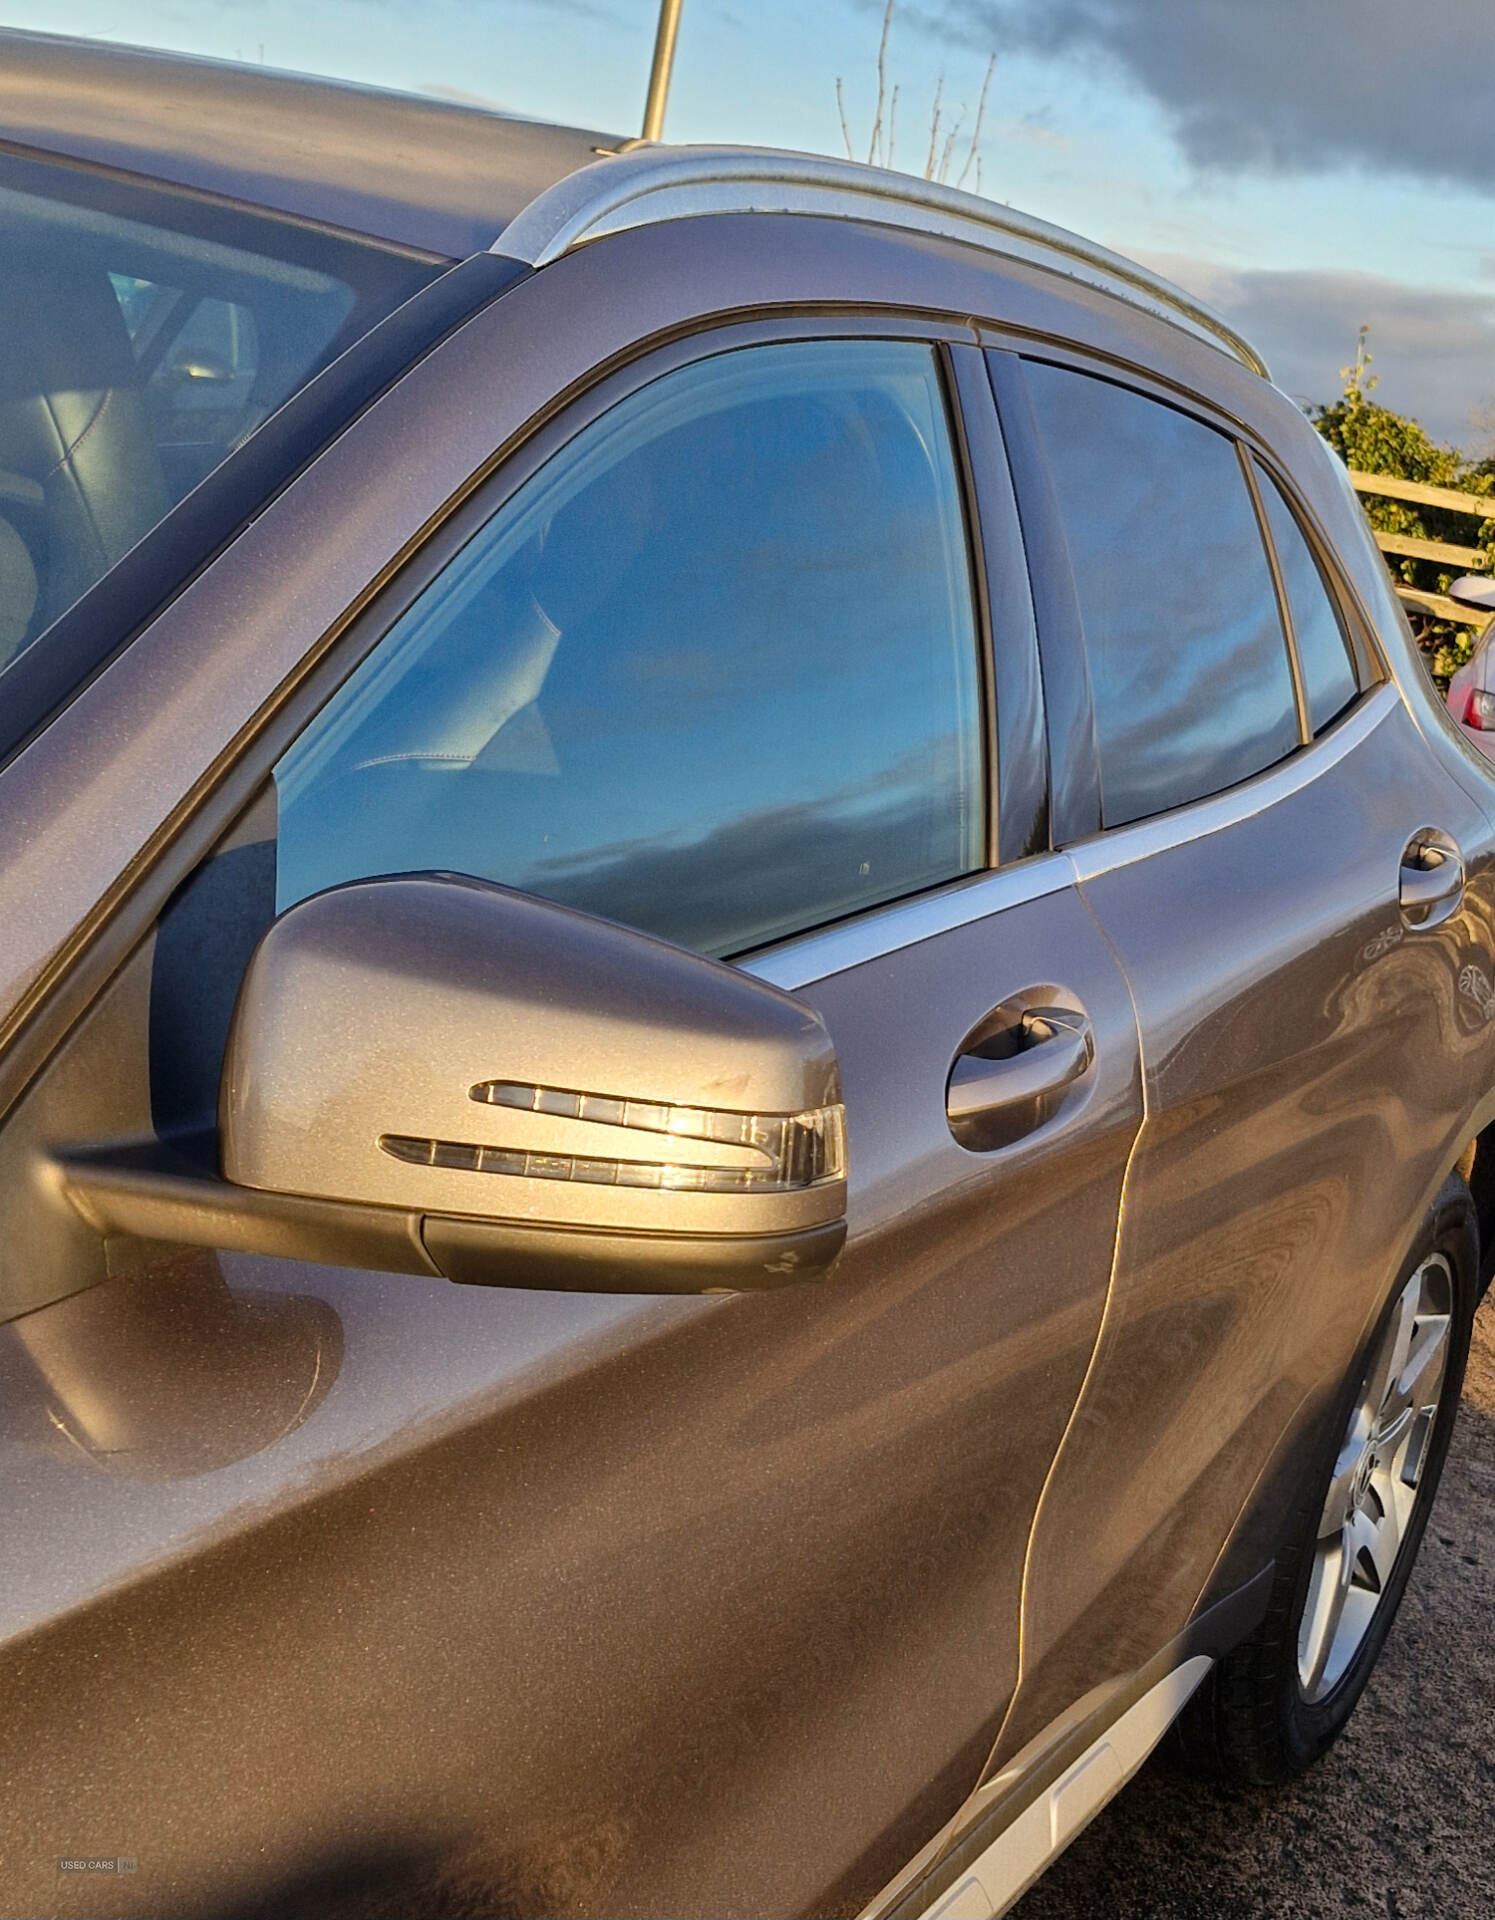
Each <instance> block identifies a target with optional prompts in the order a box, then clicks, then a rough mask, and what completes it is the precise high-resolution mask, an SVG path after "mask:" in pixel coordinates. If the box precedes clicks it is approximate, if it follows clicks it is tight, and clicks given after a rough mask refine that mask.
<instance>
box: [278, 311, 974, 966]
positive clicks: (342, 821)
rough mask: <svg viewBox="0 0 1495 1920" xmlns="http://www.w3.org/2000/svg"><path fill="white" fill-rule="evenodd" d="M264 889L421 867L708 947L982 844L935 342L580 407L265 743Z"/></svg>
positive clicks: (905, 885) (846, 902) (877, 348)
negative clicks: (272, 766)
mask: <svg viewBox="0 0 1495 1920" xmlns="http://www.w3.org/2000/svg"><path fill="white" fill-rule="evenodd" d="M276 780H277V784H278V789H279V800H280V846H279V865H278V885H277V892H278V902H279V906H280V908H281V909H284V908H285V907H286V906H287V905H289V904H290V903H291V902H292V901H294V900H297V899H300V898H302V897H304V896H305V895H307V894H310V893H314V892H317V891H319V890H320V889H321V888H323V887H327V886H331V885H333V884H334V883H336V882H338V881H343V880H348V879H353V878H359V877H365V876H369V875H373V874H380V873H393V872H409V871H419V870H422V869H432V868H444V869H449V870H453V871H457V872H462V873H468V874H476V875H479V876H482V877H485V878H488V879H493V880H499V881H503V882H506V883H508V884H510V885H512V886H516V887H522V888H525V889H527V890H529V891H531V892H534V893H539V894H543V895H546V896H548V897H549V898H552V899H555V900H560V901H564V902H567V903H570V904H572V905H575V906H578V907H582V908H584V909H587V910H589V911H591V912H595V913H601V914H605V915H608V916H609V917H611V918H614V919H618V920H622V921H626V922H628V923H630V924H632V925H634V926H638V927H643V928H645V929H647V930H649V931H651V932H654V933H658V934H661V935H663V936H665V937H666V938H669V939H672V940H676V941H680V942H682V943H684V944H686V945H690V946H695V947H698V948H701V949H703V950H705V951H707V952H710V953H730V952H739V951H742V950H744V949H746V948H749V947H752V946H756V945H759V944H761V943H763V942H765V941H768V940H772V939H774V938H776V937H779V936H782V935H784V934H787V933H789V932H792V931H795V930H798V929H801V928H804V927H808V926H811V925H814V924H816V923H818V922H822V921H826V920H830V919H833V918H836V917H838V916H840V915H843V914H848V913H852V912H854V911H856V910H857V909H858V908H861V907H867V906H870V905H872V904H873V903H875V902H877V901H882V900H888V899H891V898H893V897H894V896H896V895H899V894H904V893H908V892H911V891H913V890H915V889H918V888H922V887H927V886H930V885H932V884H934V883H936V882H939V881H943V880H948V879H950V878H952V877H954V876H956V875H958V874H961V873H964V872H967V871H969V870H970V869H971V868H973V867H976V866H977V865H979V864H980V863H981V860H982V857H983V851H984V845H983V839H984V836H983V825H982V822H983V817H984V804H983V791H982V789H983V782H982V771H981V753H980V719H979V703H978V694H977V680H976V643H975V637H974V630H973V620H972V612H971V595H970V574H969V560H968V554H967V546H966V540H965V533H964V526H963V522H962V515H961V508H960V502H959V496H958V491H957V486H956V480H955V468H954V462H953V460H952V457H951V448H950V439H949V432H948V428H947V424H946V418H945V412H944V401H943V396H942V392H941V385H940V379H939V373H938V368H937V365H936V361H935V357H934V354H933V352H932V351H931V350H930V349H928V348H926V347H923V346H919V345H916V344H911V343H882V342H875V341H864V342H829V341H827V342H816V343H806V344H794V345H783V346H765V347H758V348H749V349H745V350H742V351H739V352H736V353H730V354H723V355H720V356H718V357H717V358H714V359H710V360H706V361H703V362H701V363H699V364H696V365H693V366H690V367H687V368H684V369H682V370H681V371H679V372H677V373H674V374H671V375H668V376H666V377H665V378H663V379H661V380H659V381H657V382H656V383H655V384H653V385H651V386H649V387H647V388H645V389H643V390H642V391H640V392H639V393H636V394H634V395H633V396H631V397H630V398H629V399H627V400H625V401H623V402H622V403H620V404H619V405H618V406H617V407H615V408H613V409H612V410H611V411H610V412H609V413H607V414H606V415H604V416H603V417H602V418H601V419H600V420H598V421H597V422H595V423H594V424H593V425H592V426H590V427H589V428H587V429H586V430H585V431H584V432H582V433H581V434H580V435H579V436H578V437H577V439H575V440H574V441H572V442H571V443H570V444H569V446H567V447H566V448H565V449H564V451H563V452H561V453H560V454H558V455H557V456H556V457H555V458H554V459H553V460H551V461H550V462H549V464H548V465H547V466H546V467H544V468H543V469H542V470H541V471H540V473H538V474H537V475H536V476H535V477H534V478H533V479H532V480H530V481H529V482H528V483H526V485H525V486H524V487H523V488H521V489H520V491H519V492H518V493H517V494H516V495H515V496H514V497H513V498H512V499H511V500H510V501H509V502H508V503H507V504H506V505H505V506H504V507H503V508H502V509H501V510H500V511H499V512H498V514H496V515H495V517H494V518H493V519H492V520H490V521H489V522H488V524H487V525H486V526H485V527H484V529H483V530H482V532H481V533H479V534H478V535H477V536H476V537H475V538H474V539H473V540H472V541H471V542H470V543H469V544H468V546H467V547H466V548H465V549H464V550H463V552H462V553H461V554H460V555H459V556H458V558H457V559H456V560H455V561H454V562H453V563H452V564H451V565H450V566H449V567H448V568H447V569H446V571H445V572H444V573H443V574H442V575H441V576H440V577H439V578H438V579H437V580H436V581H435V582H434V583H433V584H432V585H431V586H430V587H429V588H428V589H427V590H426V591H425V593H424V594H423V595H422V597H421V598H420V599H419V600H418V601H417V602H416V604H415V605H414V606H413V607H412V608H411V609H410V610H409V612H407V613H406V614H405V615H404V616H403V617H402V618H401V620H400V621H399V622H398V624H397V625H396V626H395V627H394V628H393V629H392V630H391V632H390V633H389V634H388V635H387V636H386V637H385V639H384V640H383V641H382V642H381V644H380V645H379V646H378V647H377V648H376V649H375V650H374V652H373V653H372V654H371V655H370V657H369V658H368V659H367V660H366V661H365V662H364V663H363V665H362V666H361V667H360V668H359V670H358V671H357V672H356V673H355V674H354V675H353V676H352V678H351V679H350V680H349V681H348V682H347V684H346V685H345V686H344V687H343V688H342V689H341V690H340V692H339V693H338V695H337V696H336V697H335V698H334V700H333V701H332V702H331V704H330V705H329V706H328V707H327V708H326V709H324V711H323V713H322V714H321V715H320V716H319V718H318V719H317V720H316V722H315V723H314V724H313V725H312V727H311V729H310V730H309V731H308V733H307V734H306V735H305V736H304V737H303V739H302V740H301V741H300V742H299V743H298V745H297V746H296V747H295V748H293V749H292V751H291V752H290V753H289V754H288V755H287V756H286V757H285V759H284V760H283V761H282V762H281V764H280V766H279V767H278V768H277V770H276Z"/></svg>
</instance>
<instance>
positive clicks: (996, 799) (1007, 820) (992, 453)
mask: <svg viewBox="0 0 1495 1920" xmlns="http://www.w3.org/2000/svg"><path fill="white" fill-rule="evenodd" d="M945 353H946V356H947V359H948V364H949V369H950V382H951V388H952V395H953V399H954V414H955V422H954V425H955V443H956V457H957V459H958V461H959V463H960V467H961V472H962V479H963V481H964V484H965V489H966V495H967V499H966V517H967V520H968V522H969V526H970V534H971V539H972V545H973V555H974V563H975V565H974V571H975V592H976V601H975V604H976V614H977V628H978V633H979V637H980V642H981V654H982V662H981V664H982V670H983V678H984V680H985V681H986V683H987V687H988V694H987V709H988V711H987V727H988V734H989V738H988V746H987V780H988V782H989V784H990V788H991V801H990V806H991V810H992V811H991V840H990V846H989V849H988V856H987V864H988V866H991V867H1007V866H1011V865H1013V863H1014V862H1016V861H1018V860H1025V859H1027V858H1028V857H1029V856H1030V855H1031V854H1036V853H1046V852H1047V851H1048V848H1049V764H1048V743H1047V740H1046V738H1045V735H1044V708H1043V684H1042V679H1041V676H1040V672H1039V661H1038V626H1037V620H1036V617H1035V615H1034V610H1033V593H1032V588H1031V585H1030V583H1029V579H1028V562H1027V555H1026V553H1025V551H1024V547H1023V535H1022V527H1021V524H1020V522H1019V519H1018V510H1017V494H1016V491H1015V489H1014V487H1013V481H1012V472H1011V468H1010V465H1009V463H1008V458H1007V450H1006V448H1005V446H1004V445H1003V443H1002V430H1001V426H1000V423H999V422H998V419H997V409H996V401H995V399H994V398H993V395H992V388H991V380H990V378H989V376H988V374H987V371H986V364H985V357H984V355H983V353H982V351H981V349H980V348H979V347H977V346H975V345H960V346H947V347H946V348H945Z"/></svg>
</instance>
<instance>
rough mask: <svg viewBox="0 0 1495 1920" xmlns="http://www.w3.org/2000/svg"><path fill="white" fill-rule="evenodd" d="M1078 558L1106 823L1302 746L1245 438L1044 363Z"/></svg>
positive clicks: (1047, 417)
mask: <svg viewBox="0 0 1495 1920" xmlns="http://www.w3.org/2000/svg"><path fill="white" fill-rule="evenodd" d="M1028 381H1029V386H1030V390H1031V392H1032V396H1033V404H1034V408H1035V410H1036V412H1037V416H1038V422H1039V428H1040V431H1041V433H1042V435H1043V440H1044V446H1045V449H1046V451H1047V454H1048V459H1049V464H1050V466H1051V468H1052V471H1053V476H1054V483H1055V486H1056V489H1057V492H1058V497H1059V506H1060V511H1061V513H1062V515H1063V518H1064V523H1065V530H1066V533H1067V536H1068V540H1069V548H1070V554H1071V558H1072V560H1073V563H1074V572H1075V583H1076V587H1077V589H1078V593H1079V599H1080V615H1081V619H1082V621H1083V624H1084V630H1085V647H1086V653H1087V657H1088V660H1089V665H1090V679H1091V687H1092V691H1093V694H1094V699H1095V726H1096V738H1097V746H1098V749H1099V754H1100V777H1101V808H1102V816H1103V818H1104V821H1105V824H1106V825H1107V826H1119V825H1122V824H1123V823H1124V822H1126V821H1128V820H1137V819H1140V818H1142V816H1144V815H1146V814H1150V813H1161V812H1162V811H1163V810H1164V809H1165V808H1167V807H1176V806H1180V805H1182V804H1183V803H1184V802H1186V801H1189V800H1196V799H1199V798H1201V797H1202V796H1203V795H1205V794H1211V793H1218V792H1220V791H1221V789H1222V788H1225V787H1229V786H1232V785H1234V783H1235V782H1236V781H1238V780H1244V779H1247V778H1248V777H1249V776H1250V775H1251V774H1254V773H1259V772H1260V771H1261V770H1262V768H1263V767H1269V766H1271V765H1272V763H1273V762H1274V761H1276V760H1280V759H1281V758H1282V757H1283V756H1284V755H1285V754H1289V753H1291V752H1292V750H1293V748H1294V747H1295V746H1296V745H1297V744H1298V725H1297V714H1296V707H1295V703H1294V699H1293V686H1292V673H1291V669H1290V667H1289V665H1288V658H1287V649H1286V645H1285V642H1284V638H1283V633H1282V623H1281V618H1280V616H1279V614H1278V610H1277V597H1276V593H1275V591H1274V589H1273V585H1272V574H1271V568H1270V566H1269V564H1268V561H1267V555H1266V549H1265V547H1264V546H1263V544H1262V538H1261V531H1260V528H1259V526H1258V524H1257V519H1256V514H1255V510H1254V509H1253V507H1252V504H1251V497H1250V494H1249V492H1248V490H1247V487H1246V480H1245V476H1244V474H1243V473H1242V471H1241V467H1240V462H1239V459H1238V457H1237V454H1236V450H1235V446H1234V443H1233V442H1232V441H1230V440H1229V439H1227V438H1226V437H1225V436H1224V435H1223V434H1220V433H1216V432H1215V431H1214V430H1213V429H1212V428H1210V427H1206V426H1204V425H1202V424H1201V423H1200V422H1199V421H1197V420H1195V419H1193V418H1191V417H1190V416H1189V415H1188V414H1184V413H1180V412H1178V411H1177V410H1176V409H1175V408H1173V407H1167V406H1163V405H1161V404H1160V403H1158V402H1157V401H1154V400H1148V399H1145V398H1143V397H1142V396H1141V395H1140V394H1137V393H1133V392H1130V391H1129V390H1127V389H1126V388H1124V387H1118V386H1114V385H1112V384H1111V383H1110V382H1109V381H1105V380H1097V379H1092V378H1090V377H1089V376H1088V375H1085V374H1079V373H1070V372H1068V371H1066V370H1064V369H1062V368H1059V367H1050V366H1043V365H1038V364H1030V366H1029V367H1028Z"/></svg>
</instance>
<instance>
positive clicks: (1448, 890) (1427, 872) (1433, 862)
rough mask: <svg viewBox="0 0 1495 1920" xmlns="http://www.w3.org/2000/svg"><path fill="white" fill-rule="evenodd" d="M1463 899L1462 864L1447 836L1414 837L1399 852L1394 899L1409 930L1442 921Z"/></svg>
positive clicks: (1433, 833)
mask: <svg viewBox="0 0 1495 1920" xmlns="http://www.w3.org/2000/svg"><path fill="white" fill-rule="evenodd" d="M1463 897H1464V862H1463V860H1462V859H1461V858H1460V857H1459V850H1458V847H1457V846H1456V844H1455V843H1454V842H1453V841H1452V840H1450V839H1449V837H1448V835H1447V834H1443V833H1437V832H1436V831H1435V830H1434V829H1432V828H1425V829H1424V830H1423V832H1421V833H1418V834H1414V835H1413V837H1412V838H1411V839H1410V840H1409V841H1408V842H1407V845H1406V847H1405V848H1404V849H1403V851H1402V864H1401V871H1400V874H1399V876H1398V880H1397V900H1398V904H1399V905H1400V907H1401V910H1402V918H1403V919H1404V920H1405V921H1406V923H1407V925H1408V926H1409V927H1432V926H1436V925H1437V924H1438V922H1439V921H1440V920H1446V919H1447V918H1448V916H1449V915H1450V914H1451V913H1452V912H1453V911H1454V909H1455V908H1456V907H1457V906H1458V904H1459V902H1460V900H1462V898H1463Z"/></svg>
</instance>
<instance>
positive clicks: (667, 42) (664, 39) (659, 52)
mask: <svg viewBox="0 0 1495 1920" xmlns="http://www.w3.org/2000/svg"><path fill="white" fill-rule="evenodd" d="M681 4H682V0H659V31H658V33H657V34H656V35H655V36H654V66H653V69H652V71H651V72H650V74H649V98H648V100H647V101H646V102H645V105H644V138H645V139H646V140H657V139H658V138H659V137H660V135H661V134H662V133H663V132H664V107H665V101H666V100H667V99H668V98H669V92H670V69H671V67H673V66H674V64H675V35H676V34H677V33H678V32H679V31H680V7H681Z"/></svg>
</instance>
